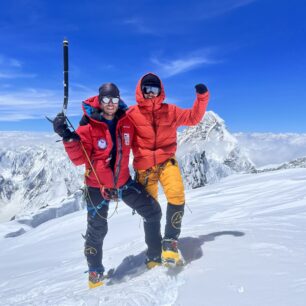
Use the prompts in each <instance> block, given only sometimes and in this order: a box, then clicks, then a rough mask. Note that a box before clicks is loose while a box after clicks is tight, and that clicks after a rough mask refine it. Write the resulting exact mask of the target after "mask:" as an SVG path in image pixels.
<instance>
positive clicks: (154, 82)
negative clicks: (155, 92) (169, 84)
mask: <svg viewBox="0 0 306 306" xmlns="http://www.w3.org/2000/svg"><path fill="white" fill-rule="evenodd" d="M146 85H147V86H156V87H158V88H161V84H160V79H159V78H158V77H157V76H156V75H154V74H152V73H149V74H146V75H145V76H144V77H143V78H142V80H141V86H146Z"/></svg>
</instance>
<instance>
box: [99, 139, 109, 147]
mask: <svg viewBox="0 0 306 306" xmlns="http://www.w3.org/2000/svg"><path fill="white" fill-rule="evenodd" d="M98 147H99V148H100V149H105V148H106V147H107V143H106V140H105V139H104V138H101V139H99V140H98Z"/></svg>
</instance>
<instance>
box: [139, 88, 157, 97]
mask: <svg viewBox="0 0 306 306" xmlns="http://www.w3.org/2000/svg"><path fill="white" fill-rule="evenodd" d="M141 89H142V92H143V93H145V94H149V93H150V92H152V93H153V94H154V95H156V96H157V95H159V94H160V88H159V87H156V86H149V85H144V86H142V87H141Z"/></svg>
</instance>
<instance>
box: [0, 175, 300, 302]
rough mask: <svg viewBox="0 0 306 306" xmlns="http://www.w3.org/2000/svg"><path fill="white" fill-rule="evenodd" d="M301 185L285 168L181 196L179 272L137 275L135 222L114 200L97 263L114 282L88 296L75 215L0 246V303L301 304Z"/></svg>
mask: <svg viewBox="0 0 306 306" xmlns="http://www.w3.org/2000/svg"><path fill="white" fill-rule="evenodd" d="M305 186H306V169H289V170H280V171H275V172H268V173H260V174H237V175H233V176H229V177H227V178H224V179H222V180H221V181H220V182H218V183H216V184H213V185H207V186H206V187H203V188H198V189H194V190H189V191H188V192H187V203H188V205H189V207H190V208H191V210H192V213H190V212H188V210H186V214H185V218H184V226H183V231H182V235H181V240H180V248H181V251H182V253H183V255H184V256H185V259H186V261H187V265H186V266H185V267H184V269H183V270H181V271H179V270H177V271H173V272H169V271H168V270H167V269H165V268H162V267H159V268H156V269H153V270H151V271H146V270H145V269H144V267H143V260H144V253H143V252H144V250H145V245H144V242H143V228H142V225H141V220H140V218H139V217H137V216H132V215H131V210H130V209H128V208H127V207H125V206H124V204H123V203H122V202H121V203H120V206H119V211H118V214H115V215H114V217H112V218H111V219H110V220H109V233H108V235H107V237H106V240H105V255H104V264H105V266H106V267H108V268H112V267H116V268H117V270H116V272H115V275H114V282H116V283H114V284H113V285H110V286H104V287H100V288H97V289H94V290H91V291H90V290H88V289H87V282H86V278H87V275H86V274H83V271H85V270H86V264H85V260H84V258H83V254H82V249H83V239H82V237H81V233H84V231H85V223H86V221H85V220H86V212H85V211H84V210H82V211H78V212H75V213H73V214H69V215H66V216H64V217H61V218H58V219H54V220H51V221H48V222H46V223H44V224H42V225H40V226H38V227H36V228H34V229H31V230H29V231H28V232H26V233H25V234H23V235H21V236H18V237H15V238H6V239H4V238H0V249H1V253H0V263H1V273H0V304H1V305H14V306H15V305H37V306H38V305H71V306H72V305H73V306H75V305H181V306H184V305H212V306H224V305H234V306H249V305H250V306H251V305H252V306H258V305H260V306H289V305H290V306H304V305H305V300H306V263H305V258H306V242H305V224H306V210H305V204H306V190H305ZM160 200H161V204H162V206H163V211H165V205H166V200H165V199H164V198H161V199H160ZM112 209H113V206H111V209H110V211H112ZM6 226H9V225H8V224H2V225H1V228H0V232H1V231H3V230H4V229H5V227H6ZM2 236H3V235H0V237H2Z"/></svg>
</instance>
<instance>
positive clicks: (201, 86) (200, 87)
mask: <svg viewBox="0 0 306 306" xmlns="http://www.w3.org/2000/svg"><path fill="white" fill-rule="evenodd" d="M195 89H196V92H197V93H198V94H204V93H205V92H207V91H208V90H207V87H206V86H205V85H204V84H197V85H196V86H195Z"/></svg>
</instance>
